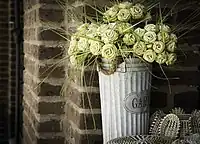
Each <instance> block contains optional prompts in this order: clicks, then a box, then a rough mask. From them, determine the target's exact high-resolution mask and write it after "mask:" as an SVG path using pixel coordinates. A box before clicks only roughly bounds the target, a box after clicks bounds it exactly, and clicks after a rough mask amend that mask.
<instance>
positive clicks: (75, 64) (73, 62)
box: [69, 55, 78, 66]
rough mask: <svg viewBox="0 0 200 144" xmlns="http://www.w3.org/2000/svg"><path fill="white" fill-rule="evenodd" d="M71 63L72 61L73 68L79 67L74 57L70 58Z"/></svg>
mask: <svg viewBox="0 0 200 144" xmlns="http://www.w3.org/2000/svg"><path fill="white" fill-rule="evenodd" d="M69 61H70V63H71V65H72V66H77V65H78V61H77V58H76V56H74V55H72V56H70V58H69Z"/></svg>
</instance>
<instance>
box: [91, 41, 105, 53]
mask: <svg viewBox="0 0 200 144" xmlns="http://www.w3.org/2000/svg"><path fill="white" fill-rule="evenodd" d="M102 47H103V43H101V42H98V41H91V43H90V52H91V53H92V54H93V55H100V54H101V50H102Z"/></svg>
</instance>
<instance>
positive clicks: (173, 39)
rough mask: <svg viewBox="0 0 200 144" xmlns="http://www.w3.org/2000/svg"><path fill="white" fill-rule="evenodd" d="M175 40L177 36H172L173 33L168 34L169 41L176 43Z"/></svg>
mask: <svg viewBox="0 0 200 144" xmlns="http://www.w3.org/2000/svg"><path fill="white" fill-rule="evenodd" d="M177 39H178V38H177V36H176V35H175V34H173V33H171V34H170V40H171V41H174V42H177Z"/></svg>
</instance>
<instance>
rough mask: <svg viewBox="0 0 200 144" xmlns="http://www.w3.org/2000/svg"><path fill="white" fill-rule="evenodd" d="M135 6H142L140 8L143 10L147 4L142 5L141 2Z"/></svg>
mask: <svg viewBox="0 0 200 144" xmlns="http://www.w3.org/2000/svg"><path fill="white" fill-rule="evenodd" d="M135 6H136V7H140V8H141V9H143V10H144V9H145V6H144V5H142V4H140V3H137V4H135Z"/></svg>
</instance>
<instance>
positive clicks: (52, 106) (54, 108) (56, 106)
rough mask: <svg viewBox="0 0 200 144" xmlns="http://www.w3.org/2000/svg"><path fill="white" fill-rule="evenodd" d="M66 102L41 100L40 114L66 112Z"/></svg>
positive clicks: (39, 104) (39, 105)
mask: <svg viewBox="0 0 200 144" xmlns="http://www.w3.org/2000/svg"><path fill="white" fill-rule="evenodd" d="M64 105H65V102H40V103H38V113H39V114H44V115H45V114H57V115H60V114H64Z"/></svg>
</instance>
